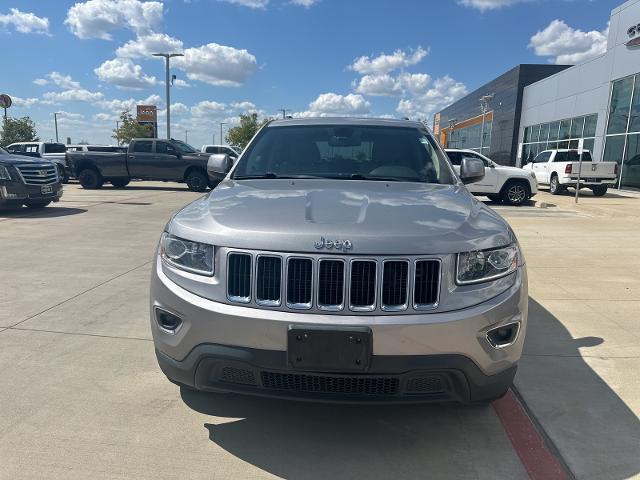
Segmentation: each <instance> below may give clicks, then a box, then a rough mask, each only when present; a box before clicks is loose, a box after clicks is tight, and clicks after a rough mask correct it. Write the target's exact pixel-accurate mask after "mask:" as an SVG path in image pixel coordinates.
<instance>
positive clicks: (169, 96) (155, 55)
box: [153, 53, 184, 140]
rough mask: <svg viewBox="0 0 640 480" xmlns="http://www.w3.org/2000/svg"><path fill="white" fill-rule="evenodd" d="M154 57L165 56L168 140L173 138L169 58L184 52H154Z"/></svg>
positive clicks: (182, 55)
mask: <svg viewBox="0 0 640 480" xmlns="http://www.w3.org/2000/svg"><path fill="white" fill-rule="evenodd" d="M153 56H154V57H164V61H165V62H164V64H165V87H166V97H167V99H166V102H167V140H170V139H171V93H170V92H169V87H170V86H171V80H170V75H169V59H170V58H171V57H184V54H183V53H154V54H153Z"/></svg>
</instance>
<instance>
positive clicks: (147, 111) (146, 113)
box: [136, 105, 158, 123]
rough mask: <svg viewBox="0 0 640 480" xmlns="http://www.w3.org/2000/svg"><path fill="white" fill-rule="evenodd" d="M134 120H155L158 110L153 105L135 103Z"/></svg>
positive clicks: (156, 119)
mask: <svg viewBox="0 0 640 480" xmlns="http://www.w3.org/2000/svg"><path fill="white" fill-rule="evenodd" d="M136 114H137V115H136V120H138V122H153V123H155V122H157V121H158V110H157V108H156V106H155V105H137V107H136Z"/></svg>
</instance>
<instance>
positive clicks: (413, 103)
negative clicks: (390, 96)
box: [396, 75, 467, 120]
mask: <svg viewBox="0 0 640 480" xmlns="http://www.w3.org/2000/svg"><path fill="white" fill-rule="evenodd" d="M466 94H467V88H466V87H465V85H464V84H463V83H461V82H458V81H456V80H454V79H453V78H451V77H450V76H448V75H445V76H444V77H441V78H438V79H436V80H435V81H434V82H433V85H432V86H431V87H430V88H428V89H427V90H426V91H424V92H423V93H422V94H419V95H416V96H414V97H411V98H405V99H402V100H400V101H399V102H398V107H397V108H396V111H397V112H399V113H401V114H403V115H404V116H407V117H409V118H413V119H423V120H426V119H429V118H430V117H431V115H433V113H434V112H436V111H438V110H441V109H442V108H444V107H445V106H447V105H450V104H452V103H453V102H455V101H456V100H458V99H460V98H462V97H463V96H464V95H466Z"/></svg>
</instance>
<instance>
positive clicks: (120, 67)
mask: <svg viewBox="0 0 640 480" xmlns="http://www.w3.org/2000/svg"><path fill="white" fill-rule="evenodd" d="M93 71H94V72H95V74H96V75H97V76H98V78H99V79H100V80H101V81H103V82H106V83H109V84H111V85H115V86H117V87H121V88H132V89H143V88H150V87H153V86H154V85H155V84H156V78H155V77H150V76H148V75H145V74H144V72H143V71H142V67H141V66H140V65H137V64H135V63H133V62H132V61H131V60H129V59H128V58H114V59H112V60H107V61H106V62H104V63H103V64H102V65H100V66H99V67H98V68H96V69H94V70H93Z"/></svg>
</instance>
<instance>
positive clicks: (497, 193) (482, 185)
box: [446, 149, 538, 205]
mask: <svg viewBox="0 0 640 480" xmlns="http://www.w3.org/2000/svg"><path fill="white" fill-rule="evenodd" d="M446 152H447V155H449V159H450V160H451V163H452V164H453V168H454V169H455V170H456V172H457V173H460V163H461V162H462V159H463V158H479V159H480V160H482V162H483V163H484V166H485V169H484V178H483V179H482V180H480V181H479V182H476V183H470V184H469V185H467V188H468V189H469V191H470V192H471V193H473V194H474V195H485V196H487V197H488V198H489V199H490V200H493V201H494V202H500V201H503V202H505V203H508V204H509V205H521V204H523V203H524V202H526V201H527V200H529V199H530V198H531V197H533V196H534V195H535V194H536V193H538V182H537V180H536V177H535V175H534V174H532V173H531V172H530V171H526V170H522V169H521V168H516V167H506V166H504V165H499V164H497V163H495V162H494V161H493V160H491V159H489V158H487V157H485V156H484V155H482V154H480V153H478V152H476V151H474V150H458V149H447V150H446Z"/></svg>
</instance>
